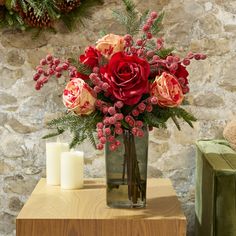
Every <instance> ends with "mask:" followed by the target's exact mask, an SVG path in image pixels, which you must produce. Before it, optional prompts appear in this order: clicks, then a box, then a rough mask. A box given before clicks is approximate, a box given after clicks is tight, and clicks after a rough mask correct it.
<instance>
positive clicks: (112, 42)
mask: <svg viewBox="0 0 236 236" xmlns="http://www.w3.org/2000/svg"><path fill="white" fill-rule="evenodd" d="M96 44H97V46H96V49H97V50H98V51H100V52H101V53H102V55H103V56H105V57H106V58H108V59H110V58H111V57H112V55H113V54H115V53H117V52H122V51H123V50H124V47H125V43H124V39H123V37H121V36H120V35H115V34H107V35H105V36H104V37H103V38H101V39H99V40H98V41H97V43H96Z"/></svg>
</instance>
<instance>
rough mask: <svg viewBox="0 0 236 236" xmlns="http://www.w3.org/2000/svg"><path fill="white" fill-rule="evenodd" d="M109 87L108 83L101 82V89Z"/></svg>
mask: <svg viewBox="0 0 236 236" xmlns="http://www.w3.org/2000/svg"><path fill="white" fill-rule="evenodd" d="M109 87H110V86H109V84H108V83H103V84H102V89H103V90H107V89H108V88H109Z"/></svg>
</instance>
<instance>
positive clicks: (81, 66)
mask: <svg viewBox="0 0 236 236" xmlns="http://www.w3.org/2000/svg"><path fill="white" fill-rule="evenodd" d="M69 61H70V64H71V65H72V66H75V67H76V69H77V70H78V72H79V73H81V74H83V75H90V74H91V73H92V72H93V71H92V69H91V68H90V67H89V66H87V65H85V64H83V63H80V62H78V61H77V60H75V59H74V58H69Z"/></svg>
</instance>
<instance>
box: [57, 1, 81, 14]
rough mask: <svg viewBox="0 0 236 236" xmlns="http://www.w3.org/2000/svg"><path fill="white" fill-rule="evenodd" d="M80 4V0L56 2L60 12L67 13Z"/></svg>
mask: <svg viewBox="0 0 236 236" xmlns="http://www.w3.org/2000/svg"><path fill="white" fill-rule="evenodd" d="M79 5H80V0H63V1H61V2H60V3H58V4H57V7H58V8H59V9H60V11H61V12H62V13H69V12H71V11H73V10H74V9H75V8H77V7H78V6H79Z"/></svg>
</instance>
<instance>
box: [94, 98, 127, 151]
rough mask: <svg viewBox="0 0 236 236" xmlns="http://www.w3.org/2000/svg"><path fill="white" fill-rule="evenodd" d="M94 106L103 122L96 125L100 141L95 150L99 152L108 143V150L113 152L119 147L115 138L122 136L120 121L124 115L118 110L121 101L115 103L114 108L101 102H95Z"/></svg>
mask: <svg viewBox="0 0 236 236" xmlns="http://www.w3.org/2000/svg"><path fill="white" fill-rule="evenodd" d="M96 106H97V108H98V109H99V110H100V111H102V112H103V114H104V118H103V121H102V122H99V123H98V124H97V135H98V139H99V141H100V143H99V144H98V145H97V148H98V149H99V150H101V149H103V147H104V144H105V143H106V142H109V143H110V145H109V148H110V150H112V151H114V150H115V149H116V148H117V147H119V146H120V145H121V143H120V141H119V140H116V138H115V137H116V135H121V134H123V128H122V124H121V121H122V120H123V119H124V115H123V114H122V113H121V112H120V109H121V108H122V107H123V106H124V104H123V102H122V101H117V102H116V103H115V104H114V106H110V105H108V104H107V103H105V102H103V101H101V100H97V102H96Z"/></svg>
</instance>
